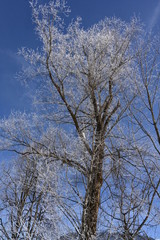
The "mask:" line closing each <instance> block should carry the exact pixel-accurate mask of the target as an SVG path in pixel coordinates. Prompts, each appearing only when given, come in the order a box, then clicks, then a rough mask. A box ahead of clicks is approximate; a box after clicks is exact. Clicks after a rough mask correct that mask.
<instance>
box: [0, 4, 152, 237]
mask: <svg viewBox="0 0 160 240" xmlns="http://www.w3.org/2000/svg"><path fill="white" fill-rule="evenodd" d="M30 4H31V6H32V10H33V20H34V23H35V25H36V33H37V34H38V36H39V39H40V41H41V45H40V47H39V49H37V50H32V49H26V48H23V49H22V50H20V54H22V55H23V57H24V58H25V60H26V61H27V62H28V67H27V68H25V69H24V71H23V72H22V73H21V74H20V78H21V79H22V80H23V81H24V82H25V83H27V84H30V83H31V84H32V91H33V95H34V104H35V109H36V110H37V114H36V115H35V114H34V115H33V116H32V117H31V116H27V115H26V114H15V115H12V116H11V117H10V118H9V119H8V120H2V121H1V124H0V136H1V140H0V143H1V149H3V150H10V151H14V152H16V153H17V154H19V155H20V156H25V157H28V158H30V157H31V156H32V157H34V159H36V160H35V161H38V160H39V159H47V164H49V166H52V164H53V166H55V165H57V166H58V168H59V169H60V170H59V172H58V173H59V175H58V180H57V182H58V186H57V192H56V196H57V198H58V201H57V208H58V209H59V211H61V213H63V216H64V222H63V226H65V227H67V228H69V227H70V226H72V227H71V229H72V230H73V228H74V230H75V231H76V232H77V234H78V236H79V239H81V240H93V239H95V238H96V235H97V230H98V228H99V226H100V223H101V222H100V218H101V214H102V213H103V214H104V213H105V212H107V214H106V215H105V217H104V215H103V216H102V221H103V220H104V219H106V216H109V215H110V217H111V218H112V220H114V219H115V217H116V216H115V215H114V214H110V210H111V209H110V206H113V202H114V199H115V198H114V197H115V196H116V195H114V194H112V193H113V192H112V190H113V187H115V185H116V181H119V182H118V184H117V185H116V186H117V187H119V197H121V198H122V200H123V201H122V203H120V201H119V202H118V201H117V202H118V204H119V209H120V211H121V216H122V215H123V206H124V205H123V203H125V206H129V211H130V212H129V213H130V214H131V216H132V218H133V212H132V210H135V209H136V210H137V209H140V208H143V206H142V205H143V204H145V201H144V199H145V197H146V195H145V191H149V190H148V188H144V187H143V186H142V185H143V181H142V182H141V183H138V186H140V189H141V192H143V189H145V191H144V195H143V194H142V197H141V198H140V200H139V206H136V207H135V196H133V195H134V194H136V192H138V191H139V190H138V186H136V181H137V179H139V180H140V179H142V178H141V177H140V178H138V174H137V172H136V169H137V168H138V167H139V169H140V163H142V161H141V158H140V154H139V152H138V153H137V151H138V150H139V149H140V148H139V146H137V145H136V144H135V142H134V140H135V138H134V136H135V130H134V131H133V132H132V128H134V125H132V121H131V118H130V116H131V105H132V103H133V101H134V100H135V99H136V97H137V95H138V94H139V91H138V88H140V80H141V76H140V74H139V73H140V72H139V68H138V65H137V54H138V53H139V52H138V48H137V44H139V43H140V41H139V39H140V35H141V26H140V24H139V22H138V21H137V20H136V19H133V20H132V21H131V22H130V23H125V22H123V21H121V20H120V19H116V18H112V19H108V18H106V19H104V20H103V21H100V22H99V23H97V24H95V25H93V26H91V27H90V28H88V29H84V28H83V27H81V19H79V18H78V19H77V20H76V21H72V22H71V24H69V26H68V27H64V24H63V14H64V15H68V13H69V9H68V7H67V6H66V4H65V1H60V0H55V1H51V2H49V4H45V5H38V4H37V1H31V2H30ZM126 126H128V127H126ZM131 133H134V134H131ZM137 149H138V150H137ZM140 153H141V151H140ZM137 156H138V157H137ZM42 163H43V161H42ZM42 165H43V164H42ZM142 165H143V164H142ZM142 165H141V166H142ZM143 167H144V166H143ZM143 169H144V168H143ZM40 172H43V168H41V171H40ZM133 172H135V173H136V174H137V175H135V177H134V178H133V176H132V173H133ZM144 172H145V171H144ZM145 173H146V172H145ZM43 174H44V172H43ZM47 175H48V176H55V168H54V167H53V169H52V171H49V173H48V174H47ZM44 176H45V175H44ZM146 176H148V175H147V174H146ZM124 178H125V181H124V182H123V183H125V184H126V186H124V185H123V184H119V183H121V182H120V181H122V180H124ZM127 178H128V179H129V181H130V183H131V182H132V181H131V179H133V182H134V183H133V185H132V187H133V188H132V189H131V190H132V191H131V192H130V193H129V192H127V191H126V187H128V186H131V185H128V186H127V181H126V179H127ZM114 181H115V185H114V184H113V183H114ZM129 181H128V182H129ZM62 183H63V184H62ZM145 183H146V182H145ZM62 185H63V187H62ZM122 185H123V186H122ZM49 192H50V193H52V192H53V188H52V187H51V188H49ZM120 193H121V194H120ZM149 194H150V193H149ZM53 195H54V194H53ZM154 195H155V194H154ZM126 196H128V199H127V200H128V202H127V200H124V198H125V197H126ZM149 196H150V195H149ZM143 197H144V199H143ZM131 201H133V204H132V202H131ZM106 202H107V203H111V204H108V207H107V208H105V206H106ZM147 204H149V206H150V200H148V202H147ZM48 206H49V204H48ZM147 206H148V205H147ZM138 207H139V208H138ZM113 210H114V209H113ZM137 211H138V210H137ZM146 214H150V211H149V212H147V213H146ZM145 216H146V215H145ZM142 217H144V215H143V216H142ZM108 219H110V218H109V217H108ZM123 220H124V218H123ZM141 220H142V221H141V223H142V225H141V227H140V228H138V227H137V226H136V227H137V228H136V231H135V235H136V234H138V231H139V230H141V228H142V227H143V223H145V222H144V221H143V219H141ZM120 221H121V222H122V218H121V219H120ZM68 222H69V223H68ZM135 222H136V221H135ZM110 226H111V222H110ZM117 226H118V225H117V224H116V225H115V227H117ZM111 227H112V226H111ZM131 227H133V226H131ZM123 230H124V229H123ZM129 230H130V229H129ZM46 232H47V231H46ZM124 236H126V235H124ZM45 239H51V238H49V237H48V238H47V237H46V238H45ZM124 239H127V237H126V238H124Z"/></svg>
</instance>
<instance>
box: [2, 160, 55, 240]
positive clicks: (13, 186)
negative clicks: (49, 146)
mask: <svg viewBox="0 0 160 240" xmlns="http://www.w3.org/2000/svg"><path fill="white" fill-rule="evenodd" d="M12 165H13V168H12V169H8V170H5V169H4V171H3V174H1V179H0V182H1V196H0V214H1V218H0V237H1V238H2V239H7V240H11V239H12V240H14V239H15V240H20V239H26V240H35V239H37V240H38V239H48V236H50V238H52V237H53V238H54V236H56V237H57V235H58V234H57V232H56V227H55V223H56V221H57V218H56V210H55V207H54V202H55V200H54V199H53V190H54V191H55V189H53V188H52V203H50V202H49V199H50V200H51V198H50V197H49V189H48V188H49V186H48V183H49V181H47V182H46V181H45V180H46V179H44V178H43V179H41V177H42V176H41V174H42V173H41V172H40V169H39V166H38V165H39V164H38V161H37V160H35V159H31V158H30V159H29V158H28V157H27V158H23V159H19V160H16V161H15V162H14V163H12ZM43 167H44V164H43ZM43 177H44V176H43ZM52 181H54V178H53V177H52ZM52 185H53V184H52ZM48 204H50V206H48ZM51 205H52V209H51ZM48 210H49V211H50V213H49V216H48ZM53 213H54V214H53ZM51 216H52V222H51V220H50V217H51ZM49 226H50V227H51V229H49ZM54 234H55V235H54Z"/></svg>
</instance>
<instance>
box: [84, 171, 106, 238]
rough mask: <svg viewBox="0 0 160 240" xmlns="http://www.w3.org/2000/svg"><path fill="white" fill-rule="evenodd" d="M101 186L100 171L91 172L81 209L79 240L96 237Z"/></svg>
mask: <svg viewBox="0 0 160 240" xmlns="http://www.w3.org/2000/svg"><path fill="white" fill-rule="evenodd" d="M101 186H102V171H101V172H98V173H96V172H92V174H91V175H90V179H89V181H88V186H87V191H86V196H85V202H84V207H83V215H82V229H81V238H80V239H81V240H92V239H94V237H95V236H96V229H97V219H98V210H99V204H100V191H101Z"/></svg>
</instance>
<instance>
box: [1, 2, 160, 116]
mask: <svg viewBox="0 0 160 240" xmlns="http://www.w3.org/2000/svg"><path fill="white" fill-rule="evenodd" d="M40 2H47V0H40ZM68 4H69V5H70V7H71V14H70V19H72V18H75V17H76V16H81V17H82V19H83V25H84V26H85V27H88V26H90V25H92V24H94V23H95V22H97V21H99V20H100V19H103V18H104V17H105V16H107V17H112V16H116V17H120V18H121V19H123V20H126V21H128V20H129V19H130V18H131V17H132V16H133V15H136V16H139V17H140V18H141V20H142V21H143V22H144V23H145V24H146V26H147V28H149V27H152V28H156V27H158V25H159V24H160V1H159V0H68ZM0 33H1V34H0V117H4V116H8V115H9V113H10V111H12V110H22V111H23V110H24V109H27V106H29V105H28V104H26V103H28V101H29V97H28V93H27V90H26V89H24V87H23V86H21V84H20V83H19V82H18V81H16V79H15V75H16V73H17V72H18V71H19V70H20V69H21V66H22V62H23V61H22V59H21V58H20V57H18V56H17V54H16V53H17V50H18V48H21V47H24V46H26V47H33V48H35V47H36V46H37V45H38V40H37V36H36V35H35V34H34V25H33V24H32V20H31V9H30V7H29V1H28V0H14V1H13V0H1V1H0Z"/></svg>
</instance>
